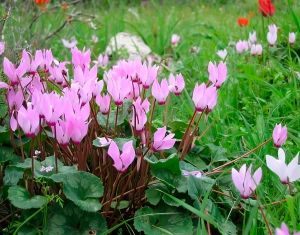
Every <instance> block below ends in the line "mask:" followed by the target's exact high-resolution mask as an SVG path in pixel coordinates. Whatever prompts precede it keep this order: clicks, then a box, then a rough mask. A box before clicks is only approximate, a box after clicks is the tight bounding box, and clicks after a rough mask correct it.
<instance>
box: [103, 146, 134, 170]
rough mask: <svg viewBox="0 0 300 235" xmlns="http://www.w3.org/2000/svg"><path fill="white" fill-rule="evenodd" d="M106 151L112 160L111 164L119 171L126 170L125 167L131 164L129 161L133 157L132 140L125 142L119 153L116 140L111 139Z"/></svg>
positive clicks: (131, 160)
mask: <svg viewBox="0 0 300 235" xmlns="http://www.w3.org/2000/svg"><path fill="white" fill-rule="evenodd" d="M107 153H108V155H109V156H110V157H111V158H112V160H113V161H114V165H113V166H114V167H115V168H116V169H117V171H119V172H124V171H126V169H127V168H128V167H129V166H130V165H131V163H132V162H133V161H134V159H135V151H134V147H133V142H132V140H130V141H128V142H126V143H125V144H124V145H123V147H122V153H121V154H120V150H119V148H118V146H117V144H116V142H115V141H113V140H112V141H111V143H110V145H109V148H108V151H107Z"/></svg>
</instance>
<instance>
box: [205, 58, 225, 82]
mask: <svg viewBox="0 0 300 235" xmlns="http://www.w3.org/2000/svg"><path fill="white" fill-rule="evenodd" d="M208 75H209V80H210V81H211V83H212V84H213V85H214V86H215V87H216V88H220V87H221V85H222V84H223V83H224V82H225V80H226V78H227V65H226V64H225V63H224V62H220V63H219V64H218V65H217V64H214V63H212V62H209V64H208Z"/></svg>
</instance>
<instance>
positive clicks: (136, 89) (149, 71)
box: [0, 47, 227, 172]
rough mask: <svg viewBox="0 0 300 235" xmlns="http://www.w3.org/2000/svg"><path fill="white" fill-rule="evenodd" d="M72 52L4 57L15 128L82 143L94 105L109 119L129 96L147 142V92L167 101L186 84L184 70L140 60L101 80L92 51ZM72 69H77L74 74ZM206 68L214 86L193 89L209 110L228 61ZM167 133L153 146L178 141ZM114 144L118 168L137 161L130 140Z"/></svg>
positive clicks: (198, 103) (134, 121) (200, 107)
mask: <svg viewBox="0 0 300 235" xmlns="http://www.w3.org/2000/svg"><path fill="white" fill-rule="evenodd" d="M71 53H72V61H71V63H70V62H68V61H64V62H59V61H58V60H56V59H55V58H54V56H53V55H52V52H51V50H38V51H36V53H35V54H34V55H31V54H30V53H28V52H27V51H25V50H24V51H23V53H22V58H21V60H20V63H19V64H18V65H15V64H13V63H12V62H11V61H10V60H9V59H7V58H4V61H3V71H4V73H5V75H6V76H7V78H8V82H7V83H5V82H1V83H0V87H1V88H3V89H6V98H7V102H8V106H9V113H10V127H11V129H12V130H13V131H16V130H17V129H21V130H22V131H23V132H24V134H25V135H26V136H27V137H28V138H35V137H36V136H37V135H38V134H39V133H40V132H41V131H42V130H43V129H48V130H50V131H52V136H53V138H55V139H56V140H57V142H58V143H59V144H60V145H61V146H63V147H64V146H67V145H69V144H76V145H79V144H80V143H81V142H82V140H83V139H84V138H85V136H86V135H87V134H88V131H89V124H90V123H91V122H92V121H93V119H94V116H93V115H92V111H94V109H95V105H94V104H96V106H97V107H98V109H97V110H98V111H99V113H100V114H101V115H104V116H106V117H107V118H108V114H109V113H110V111H111V110H112V109H114V108H118V107H120V106H122V105H123V103H124V102H125V101H126V100H127V101H130V102H131V103H132V106H131V107H132V116H131V119H130V124H131V126H132V128H133V130H134V132H135V134H136V135H137V136H140V138H141V140H142V142H143V144H144V146H145V144H146V143H149V141H146V138H148V139H149V138H151V137H149V136H148V134H149V133H147V128H146V123H147V121H148V117H147V116H148V113H149V110H150V102H149V100H148V98H149V96H151V95H152V98H151V99H154V102H155V101H156V102H157V103H158V104H159V105H164V104H165V103H166V101H167V98H168V96H170V94H172V93H173V94H174V95H175V96H179V95H180V94H181V93H182V91H183V89H184V88H185V81H184V78H183V76H182V74H170V75H169V77H168V79H167V78H163V79H159V77H158V69H159V68H158V66H156V65H151V64H149V63H143V62H142V61H140V60H135V61H124V60H121V61H119V62H118V63H117V64H116V65H115V66H113V67H112V68H111V69H110V70H108V71H106V72H105V73H104V76H103V79H98V63H97V64H95V65H93V66H91V52H90V50H85V51H80V50H79V49H78V48H77V47H73V48H72V49H71ZM100 56H101V58H100V57H99V58H100V59H99V60H101V61H99V64H101V63H102V66H101V67H104V66H106V64H107V62H108V58H107V57H106V56H105V55H100ZM69 68H71V69H72V70H73V72H72V74H73V78H72V79H70V76H69ZM208 72H209V81H210V85H209V84H208V85H205V84H201V85H200V86H198V85H196V87H195V89H194V92H193V100H194V102H195V107H196V110H197V111H198V112H210V111H211V110H212V109H213V108H214V106H215V105H216V102H217V89H218V88H219V87H220V86H221V85H222V83H223V82H224V81H225V80H226V77H227V67H226V64H225V63H223V62H221V63H219V64H214V63H212V62H210V64H209V68H208ZM147 96H148V97H147ZM114 105H115V107H113V106H114ZM166 133H167V129H166V127H162V128H158V130H157V132H155V133H154V136H153V139H152V141H151V150H152V151H162V150H166V149H169V148H172V147H173V146H174V144H175V142H176V140H175V139H174V134H172V133H171V134H168V135H166ZM113 143H114V142H113V141H110V142H109V144H110V146H111V147H110V150H109V151H108V154H109V156H111V157H112V159H113V161H114V166H115V167H116V169H117V170H118V171H122V172H123V171H124V170H126V169H127V167H128V163H130V162H132V161H133V160H134V157H132V156H133V155H134V156H135V154H134V150H133V151H132V148H133V147H132V143H126V145H124V146H123V153H122V154H120V153H119V152H118V151H117V147H116V145H115V144H113ZM109 144H108V145H109ZM124 159H126V160H124ZM118 160H119V161H118ZM120 162H122V164H120Z"/></svg>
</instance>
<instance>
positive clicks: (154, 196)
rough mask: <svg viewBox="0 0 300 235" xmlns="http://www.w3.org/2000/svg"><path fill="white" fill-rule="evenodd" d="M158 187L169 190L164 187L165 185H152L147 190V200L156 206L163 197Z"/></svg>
mask: <svg viewBox="0 0 300 235" xmlns="http://www.w3.org/2000/svg"><path fill="white" fill-rule="evenodd" d="M157 189H161V190H167V189H166V187H163V185H156V186H151V187H150V188H148V189H147V190H146V197H147V200H148V202H149V203H150V204H152V205H154V206H156V205H157V204H158V203H159V202H160V200H161V198H162V193H161V192H159V191H158V190H157Z"/></svg>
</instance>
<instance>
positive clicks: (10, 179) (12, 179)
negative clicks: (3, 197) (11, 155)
mask: <svg viewBox="0 0 300 235" xmlns="http://www.w3.org/2000/svg"><path fill="white" fill-rule="evenodd" d="M23 174H24V170H23V169H20V168H18V167H16V166H7V167H6V168H5V173H4V179H3V181H4V184H5V185H9V186H12V185H17V184H18V182H19V180H20V179H22V178H23Z"/></svg>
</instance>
